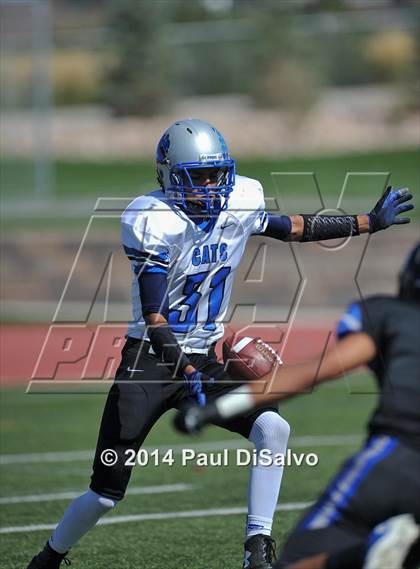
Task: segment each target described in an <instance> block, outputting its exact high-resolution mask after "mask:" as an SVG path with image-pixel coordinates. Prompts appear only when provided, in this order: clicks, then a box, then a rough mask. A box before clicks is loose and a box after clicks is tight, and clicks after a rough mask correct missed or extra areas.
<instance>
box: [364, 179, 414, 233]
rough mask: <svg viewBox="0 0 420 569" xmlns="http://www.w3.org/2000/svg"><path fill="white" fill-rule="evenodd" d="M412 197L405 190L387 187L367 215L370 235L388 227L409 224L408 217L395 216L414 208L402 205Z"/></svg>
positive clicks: (409, 205)
mask: <svg viewBox="0 0 420 569" xmlns="http://www.w3.org/2000/svg"><path fill="white" fill-rule="evenodd" d="M412 197H413V196H412V194H411V193H410V192H409V191H408V189H407V188H402V189H400V190H393V189H392V186H388V187H387V189H386V191H385V193H384V194H383V196H382V197H381V199H380V200H379V201H378V203H377V204H376V205H375V207H374V208H373V210H372V211H371V212H370V213H368V216H369V224H370V233H375V232H376V231H380V230H381V229H386V228H387V227H389V226H390V225H399V224H401V223H410V218H409V217H397V215H399V214H400V213H402V212H404V211H409V210H410V209H413V208H414V205H413V204H405V205H402V204H404V203H405V202H408V201H409V200H411V198H412Z"/></svg>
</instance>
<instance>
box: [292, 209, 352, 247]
mask: <svg viewBox="0 0 420 569" xmlns="http://www.w3.org/2000/svg"><path fill="white" fill-rule="evenodd" d="M301 216H302V217H303V235H302V238H301V239H300V241H302V242H303V241H323V240H325V239H337V238H339V237H352V236H353V235H359V233H360V232H359V224H358V223H357V215H306V214H301Z"/></svg>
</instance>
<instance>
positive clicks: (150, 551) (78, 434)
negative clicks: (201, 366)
mask: <svg viewBox="0 0 420 569" xmlns="http://www.w3.org/2000/svg"><path fill="white" fill-rule="evenodd" d="M349 385H350V386H351V388H350V387H349ZM371 385H372V384H371V380H370V378H369V377H368V376H365V375H363V374H362V375H358V376H352V378H351V381H350V382H349V383H347V382H346V381H343V380H342V381H339V382H335V383H333V384H330V385H326V386H324V387H322V388H321V389H319V390H318V391H317V392H316V393H312V394H306V395H303V396H301V397H299V398H296V399H295V400H291V401H289V402H286V403H283V404H282V405H281V409H280V410H281V413H282V415H283V416H284V417H285V418H286V419H287V420H288V421H289V423H290V424H291V428H292V441H291V448H292V450H295V451H296V452H305V453H309V452H315V453H317V454H318V456H319V463H318V465H317V466H315V467H308V466H303V467H302V466H301V467H296V466H294V467H288V468H286V469H285V474H284V478H283V487H282V492H281V497H280V500H279V505H281V504H288V503H291V502H299V503H302V502H307V501H311V500H313V499H314V498H315V497H316V495H317V494H318V493H319V491H320V490H321V489H322V488H323V487H324V485H325V484H326V482H327V481H328V479H329V477H330V476H331V475H332V474H333V473H334V471H335V470H336V468H337V466H338V465H339V464H340V462H341V461H342V460H343V459H344V457H345V456H347V455H348V454H349V453H351V452H353V451H354V450H355V449H356V448H357V441H358V440H360V441H361V440H362V438H363V433H364V422H365V419H366V417H367V415H368V413H369V412H370V410H371V409H372V406H373V405H374V402H375V399H376V397H375V395H372V394H370V395H368V394H366V393H368V392H369V391H370V388H371ZM355 387H356V388H358V389H355ZM360 388H361V389H360ZM23 391H24V388H22V389H20V390H17V389H14V390H3V391H1V392H0V398H1V399H0V404H1V432H2V435H1V437H2V438H1V454H2V458H3V461H2V462H3V464H2V465H1V482H2V483H1V496H2V499H1V501H2V502H3V503H2V510H1V526H2V527H3V528H5V527H9V528H10V527H14V528H17V527H21V526H32V525H38V524H54V523H56V522H57V521H58V519H59V518H60V517H61V515H62V513H63V511H64V509H65V508H66V506H67V505H68V503H69V500H65V499H55V500H48V501H33V502H23V501H22V500H19V499H18V498H17V499H16V500H15V502H14V503H4V501H5V500H4V498H6V497H8V498H9V499H10V497H21V496H28V495H34V494H50V493H60V492H69V491H75V492H80V493H82V492H83V491H84V490H85V489H86V487H87V485H88V482H89V475H90V465H91V460H90V458H88V457H82V458H83V459H78V460H76V459H74V460H71V461H64V459H63V458H62V457H53V459H54V461H50V462H46V461H45V459H43V457H42V456H38V457H35V458H34V457H32V461H31V462H30V461H29V460H28V462H27V463H25V462H23V463H9V464H4V461H5V460H7V456H5V455H9V454H14V455H18V454H20V453H46V452H69V451H83V450H88V449H93V448H94V446H95V442H96V435H97V429H98V424H99V420H100V416H101V412H102V407H103V403H104V398H105V396H104V395H88V394H85V395H64V394H61V395H45V394H44V395H40V394H31V395H25V394H24V393H23ZM350 391H353V394H351V393H350ZM356 391H365V392H366V393H365V394H355V392H356ZM171 417H172V415H171V414H170V413H169V414H167V415H166V416H164V417H163V418H162V419H161V421H160V422H159V423H158V424H157V425H156V427H155V428H154V429H153V430H152V433H151V434H150V436H149V438H148V440H147V443H146V444H147V446H148V447H153V448H155V447H157V446H160V445H169V446H170V445H183V446H184V447H187V448H188V447H189V446H190V445H196V444H198V443H201V444H203V445H204V446H205V444H206V443H208V442H209V441H222V442H220V448H223V441H230V442H231V441H232V440H233V439H235V438H237V437H235V436H234V435H232V433H229V432H227V431H226V432H225V431H223V430H222V429H218V428H209V429H207V430H206V431H205V433H204V434H203V435H202V436H200V437H199V438H194V439H190V438H186V437H183V436H181V435H178V434H177V433H176V432H175V431H174V430H173V429H172V427H171ZM336 435H337V436H340V437H341V436H344V438H343V439H342V440H341V439H340V440H333V439H331V437H332V436H336ZM348 435H354V436H355V439H354V440H353V439H351V440H349V439H348V438H347V440H346V438H345V437H346V436H348ZM304 436H311V437H314V438H313V439H312V440H309V441H308V440H306V441H305V440H304V439H302V437H304ZM325 436H326V437H327V443H328V444H327V445H325V444H324V445H323V444H322V442H323V440H322V439H320V438H319V437H325ZM324 443H325V440H324ZM238 444H239V443H238ZM240 446H241V445H240ZM233 452H234V451H231V453H233ZM230 456H232V457H233V456H234V454H231V455H230ZM23 458H25V457H23ZM174 458H175V465H173V466H172V467H169V466H167V465H160V466H159V467H155V466H147V467H135V468H134V473H133V476H132V479H131V483H130V488H134V489H137V488H139V487H149V486H161V485H168V484H169V485H173V484H178V485H179V484H187V485H191V486H188V487H187V489H185V491H177V492H176V491H170V492H166V493H157V494H143V495H139V494H137V495H128V496H126V498H125V500H124V501H123V502H122V503H121V504H119V505H118V507H117V508H115V509H114V511H113V512H111V513H110V514H109V515H108V516H107V517H108V519H109V520H112V518H114V517H119V516H127V515H138V514H156V513H163V514H165V513H171V512H191V511H197V510H202V512H199V513H198V514H197V513H196V514H195V515H196V516H197V517H188V514H186V517H184V518H178V519H176V518H173V519H160V520H156V519H154V520H143V521H131V522H130V521H126V522H124V523H115V524H111V525H103V526H97V527H96V528H94V529H93V530H92V531H91V532H90V533H89V534H88V535H87V536H85V538H84V539H82V540H81V542H80V543H79V544H78V545H77V546H75V547H74V549H73V551H72V553H71V559H72V562H73V566H74V567H75V569H76V568H80V569H104V568H105V567H106V568H115V567H118V568H119V569H125V568H129V567H147V568H148V569H162V568H163V567H165V568H167V569H238V568H239V567H241V563H242V539H243V530H244V519H245V515H244V514H243V513H239V514H236V515H220V514H217V512H206V511H208V510H215V509H218V508H238V507H240V508H241V507H242V508H243V507H245V506H246V490H247V477H248V468H246V467H237V466H235V465H232V466H228V467H197V466H193V465H190V466H186V467H183V466H181V465H180V456H179V455H177V454H175V455H174ZM9 462H10V460H9ZM12 462H13V461H12ZM211 514H213V515H211ZM215 514H216V515H215ZM300 515H301V512H300V511H299V510H295V509H293V510H291V511H279V512H278V513H277V516H276V521H275V526H274V536H275V537H276V539H277V541H278V548H280V547H281V544H282V542H283V540H284V538H285V536H286V534H287V532H288V531H289V530H290V529H291V527H292V526H293V524H294V523H295V522H296V521H297V519H298V517H299V516H300ZM164 518H165V516H164ZM49 534H50V531H49V530H40V531H31V532H29V531H21V532H18V531H16V530H13V531H12V532H10V533H5V534H3V535H1V544H2V546H1V547H2V554H1V559H2V562H1V566H2V568H4V569H17V568H22V567H25V566H26V565H25V563H27V562H28V560H29V559H30V557H31V556H32V555H33V554H34V552H36V551H37V550H38V549H39V547H40V546H41V545H42V544H43V543H44V542H45V540H46V539H47V537H48V536H49Z"/></svg>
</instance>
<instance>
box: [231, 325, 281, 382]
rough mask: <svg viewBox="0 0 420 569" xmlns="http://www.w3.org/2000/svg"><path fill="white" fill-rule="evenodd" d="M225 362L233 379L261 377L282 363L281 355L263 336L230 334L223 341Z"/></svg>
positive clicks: (246, 379) (242, 379)
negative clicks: (253, 336) (252, 336)
mask: <svg viewBox="0 0 420 569" xmlns="http://www.w3.org/2000/svg"><path fill="white" fill-rule="evenodd" d="M223 362H224V364H225V369H226V371H227V372H228V373H229V375H230V376H231V378H232V379H235V380H238V381H244V380H245V381H249V380H253V379H259V378H260V377H263V376H264V375H266V374H267V373H270V371H271V370H272V369H273V367H274V366H276V365H281V364H282V363H283V362H282V361H281V358H280V356H279V355H278V354H277V352H276V351H275V350H274V349H273V348H272V347H271V346H270V345H269V344H267V343H266V342H264V341H263V340H262V339H261V338H251V337H250V336H239V337H238V336H235V335H233V336H230V337H229V338H227V339H226V340H225V341H224V342H223Z"/></svg>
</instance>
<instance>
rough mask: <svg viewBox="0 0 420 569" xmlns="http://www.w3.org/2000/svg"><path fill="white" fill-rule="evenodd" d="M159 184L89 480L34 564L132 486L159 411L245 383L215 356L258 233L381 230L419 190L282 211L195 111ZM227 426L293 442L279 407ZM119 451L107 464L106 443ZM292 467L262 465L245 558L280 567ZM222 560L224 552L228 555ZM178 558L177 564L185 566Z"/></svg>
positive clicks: (251, 567) (267, 440) (139, 224)
mask: <svg viewBox="0 0 420 569" xmlns="http://www.w3.org/2000/svg"><path fill="white" fill-rule="evenodd" d="M156 162H157V177H158V181H159V185H160V189H159V190H157V191H154V192H151V193H149V194H147V195H145V196H140V197H138V198H137V199H135V200H134V201H133V202H132V203H131V204H130V205H129V206H128V208H127V209H126V211H125V212H124V214H123V215H122V220H121V221H122V242H123V246H124V250H125V252H126V254H127V256H128V258H129V259H130V261H131V266H132V274H133V282H132V300H133V320H132V322H131V323H130V324H129V327H128V332H127V341H126V343H125V346H124V348H123V350H122V360H121V363H120V366H119V368H118V370H117V373H116V378H115V382H114V384H113V386H112V387H111V389H110V392H109V395H108V399H107V402H106V405H105V409H104V414H103V418H102V422H101V427H100V432H99V438H98V444H97V449H96V455H95V460H94V464H93V474H92V478H91V484H90V488H89V490H88V491H87V492H86V493H85V494H83V495H82V496H80V497H79V498H77V499H76V500H74V502H73V503H72V504H71V505H70V506H69V508H68V509H67V511H66V512H65V514H64V516H63V518H62V519H61V521H60V522H59V524H58V526H57V528H56V529H55V530H54V532H53V535H52V536H51V538H50V539H49V541H48V542H47V544H46V545H45V547H44V549H43V550H42V551H41V552H40V553H39V554H38V555H36V556H35V557H34V558H33V559H32V561H31V562H30V564H29V566H28V569H56V568H58V567H59V566H60V564H61V562H62V560H63V559H65V556H66V553H67V552H68V550H69V549H70V548H71V547H72V546H73V545H74V544H75V543H76V542H77V541H78V539H80V538H81V537H82V536H83V535H84V534H85V533H86V532H87V531H88V530H89V529H90V528H91V527H93V526H94V525H95V524H96V522H97V521H98V520H99V518H100V517H101V516H102V515H104V514H105V513H106V512H108V511H109V510H111V509H112V508H113V507H114V506H115V505H116V504H117V503H118V502H119V501H120V500H122V498H123V497H124V494H125V490H126V488H127V485H128V482H129V479H130V475H131V470H132V466H131V461H128V462H127V451H129V452H133V451H134V452H137V451H138V450H139V448H140V446H141V445H142V444H143V441H144V439H145V438H146V436H147V434H148V433H149V431H150V429H151V428H152V427H153V425H154V424H155V422H156V421H157V420H158V419H159V417H160V416H161V415H162V414H163V413H164V412H166V411H167V410H168V409H170V408H173V407H175V408H177V407H180V406H181V405H182V404H183V403H185V402H186V401H187V400H188V399H189V398H192V399H195V400H196V401H197V402H198V404H199V405H202V406H204V405H205V404H206V401H207V400H210V401H211V400H214V399H215V398H217V397H218V396H220V395H221V394H222V393H225V392H226V391H227V390H230V389H233V388H234V387H235V385H237V384H235V383H234V382H232V381H231V378H229V376H228V374H227V373H226V372H225V370H224V366H223V365H222V364H221V363H219V362H218V361H217V359H216V355H215V344H216V342H217V340H218V339H219V338H221V337H222V336H223V324H222V323H223V319H224V317H225V314H226V311H227V307H228V303H229V297H230V293H231V290H232V284H233V279H234V276H235V271H236V269H237V267H238V265H239V262H240V260H241V257H242V255H243V253H244V250H245V247H246V242H247V240H248V238H249V237H250V236H251V235H265V236H268V237H272V238H275V239H279V240H283V241H288V240H299V241H318V240H321V239H330V238H337V237H348V236H350V235H358V234H359V233H364V232H368V231H370V232H373V231H377V230H379V229H384V228H385V227H387V226H389V225H391V224H392V223H404V222H405V219H396V215H397V214H398V213H400V212H402V211H406V210H408V209H411V206H410V205H408V204H405V203H404V202H406V201H407V200H409V199H410V197H411V196H410V194H408V192H407V191H405V190H399V191H393V190H392V189H391V188H389V189H388V190H387V192H386V193H385V194H384V196H383V197H382V198H381V200H380V201H379V202H378V204H377V205H376V206H375V208H374V209H373V210H372V212H371V213H370V214H368V215H358V216H335V217H334V216H314V215H296V216H285V215H271V214H268V213H267V212H265V210H264V197H263V191H262V187H261V185H260V183H259V182H258V181H256V180H252V179H250V178H245V177H243V176H238V175H236V173H235V162H234V160H233V159H232V158H231V157H230V155H229V153H228V149H227V146H226V143H225V141H224V139H223V137H222V135H221V134H220V132H219V131H218V130H217V129H216V128H215V127H213V126H212V125H210V124H208V123H206V122H204V121H201V120H196V119H187V120H182V121H178V122H176V123H175V124H173V125H172V126H171V127H170V128H169V129H168V130H167V131H166V132H165V133H164V134H163V136H162V138H161V139H160V141H159V144H158V148H157V156H156ZM218 424H220V425H221V426H222V427H224V428H227V429H229V430H231V431H233V432H237V433H240V434H242V435H243V436H244V437H246V438H247V439H249V440H250V441H251V442H252V443H253V444H254V445H255V447H256V449H257V452H259V451H260V450H262V449H268V450H269V451H271V452H272V453H273V454H275V453H284V452H285V451H286V446H287V441H288V437H289V430H290V429H289V425H288V424H287V422H286V421H285V420H284V419H283V418H282V417H280V415H279V414H278V411H277V408H276V407H272V406H268V407H263V408H260V409H258V410H253V411H251V412H249V413H245V414H243V415H242V416H240V417H237V418H235V419H233V420H229V421H221V422H220V423H218ZM105 451H113V452H114V453H115V457H116V460H115V461H112V464H107V463H106V460H104V458H106V457H104V452H105ZM282 474H283V468H282V467H281V466H279V465H277V464H273V465H271V466H263V465H259V464H257V465H255V466H252V467H251V472H250V480H249V489H248V516H247V522H246V534H245V559H244V564H243V567H244V568H246V569H271V568H272V562H273V559H274V542H273V540H272V538H271V527H272V523H273V515H274V511H275V507H276V504H277V499H278V494H279V489H280V483H281V478H282ZM221 563H222V564H223V562H222V561H221ZM177 566H178V565H177V561H176V560H174V567H177Z"/></svg>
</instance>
